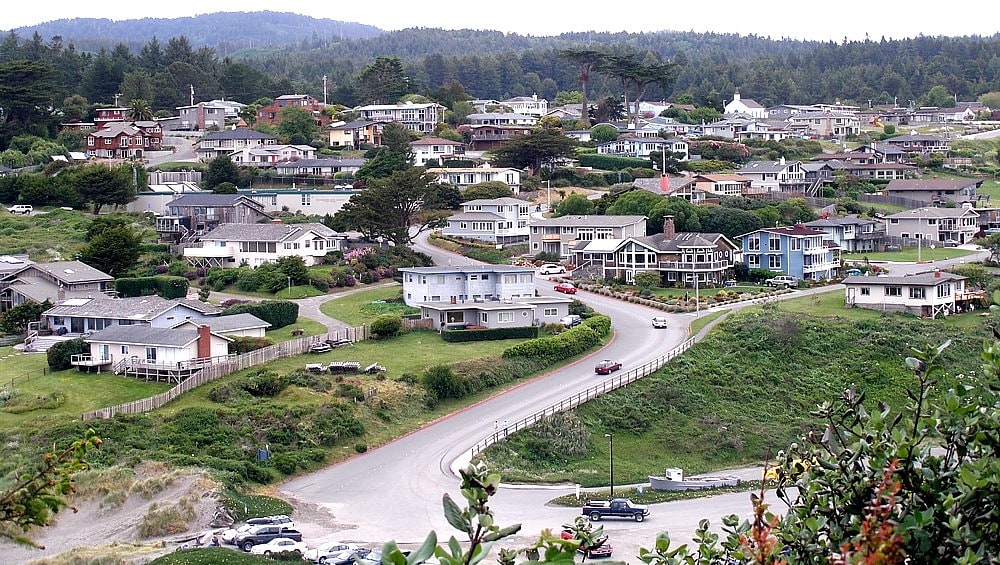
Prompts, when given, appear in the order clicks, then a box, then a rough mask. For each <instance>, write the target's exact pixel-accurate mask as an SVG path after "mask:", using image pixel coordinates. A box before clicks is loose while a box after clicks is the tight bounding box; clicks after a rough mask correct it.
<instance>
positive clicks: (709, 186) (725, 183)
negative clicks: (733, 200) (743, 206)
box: [691, 174, 750, 197]
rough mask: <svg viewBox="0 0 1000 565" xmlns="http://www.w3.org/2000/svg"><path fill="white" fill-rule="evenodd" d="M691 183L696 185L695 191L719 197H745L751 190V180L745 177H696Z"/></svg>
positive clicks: (726, 175)
mask: <svg viewBox="0 0 1000 565" xmlns="http://www.w3.org/2000/svg"><path fill="white" fill-rule="evenodd" d="M691 182H692V183H693V184H694V186H693V187H692V188H693V189H696V190H700V191H701V192H703V193H705V194H711V195H713V196H717V197H722V196H743V195H744V194H746V193H747V192H748V191H749V190H750V179H748V178H746V177H744V176H743V175H732V174H706V175H695V176H694V178H693V179H692V181H691Z"/></svg>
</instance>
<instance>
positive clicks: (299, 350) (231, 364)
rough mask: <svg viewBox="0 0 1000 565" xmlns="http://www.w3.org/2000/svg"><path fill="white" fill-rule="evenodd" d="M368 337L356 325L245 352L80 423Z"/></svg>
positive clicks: (145, 408) (144, 408) (143, 408)
mask: <svg viewBox="0 0 1000 565" xmlns="http://www.w3.org/2000/svg"><path fill="white" fill-rule="evenodd" d="M369 337H371V336H370V334H369V331H368V326H358V327H354V328H344V329H341V330H336V331H332V332H328V333H325V334H320V335H312V336H306V337H300V338H295V339H292V340H290V341H284V342H281V343H276V344H274V345H270V346H268V347H264V348H261V349H257V350H255V351H251V352H249V353H244V354H242V355H237V356H236V357H235V358H234V359H232V360H231V361H224V362H222V363H216V364H213V365H209V366H207V367H205V368H204V369H202V370H200V371H198V372H197V373H195V374H194V375H191V376H190V377H188V378H187V379H185V380H184V381H183V382H181V383H180V384H178V385H177V386H175V387H174V388H172V389H170V390H168V391H166V392H162V393H160V394H157V395H156V396H150V397H149V398H143V399H141V400H134V401H132V402H125V403H123V404H117V405H115V406H109V407H106V408H101V409H99V410H94V411H92V412H86V413H84V414H83V419H84V421H86V420H97V419H106V418H113V417H114V416H115V415H116V414H141V413H144V412H149V411H151V410H155V409H157V408H160V407H161V406H163V405H164V404H166V403H168V402H170V401H171V400H173V399H175V398H177V397H178V396H180V395H182V394H184V393H185V392H188V391H190V390H192V389H194V388H195V387H199V386H201V385H203V384H205V383H207V382H211V381H214V380H216V379H218V378H221V377H224V376H226V375H231V374H233V373H235V372H237V371H242V370H244V369H249V368H250V367H254V366H256V365H262V364H264V363H270V362H271V361H274V360H277V359H284V358H285V357H291V356H293V355H302V354H303V353H308V352H309V348H311V347H312V346H313V344H316V343H319V342H322V341H326V340H328V339H329V340H334V341H336V340H339V339H349V340H351V341H352V342H357V341H363V340H366V339H368V338H369Z"/></svg>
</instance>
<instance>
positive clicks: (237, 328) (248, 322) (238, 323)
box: [171, 313, 271, 337]
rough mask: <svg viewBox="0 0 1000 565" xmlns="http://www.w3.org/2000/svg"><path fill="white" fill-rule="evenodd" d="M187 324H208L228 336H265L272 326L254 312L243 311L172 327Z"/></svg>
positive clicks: (213, 329)
mask: <svg viewBox="0 0 1000 565" xmlns="http://www.w3.org/2000/svg"><path fill="white" fill-rule="evenodd" d="M186 326H190V327H193V328H197V327H199V326H208V327H209V328H211V329H212V331H213V332H215V333H218V334H222V335H224V336H227V337H264V334H265V332H266V331H267V328H269V327H271V324H269V323H268V322H265V321H264V320H261V319H260V318H258V317H257V316H254V315H253V314H248V313H242V314H230V315H228V316H213V317H211V318H207V319H202V320H199V321H194V320H184V321H183V322H178V323H177V324H175V325H173V326H171V327H172V328H181V327H186Z"/></svg>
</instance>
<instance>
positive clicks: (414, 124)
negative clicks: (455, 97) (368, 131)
mask: <svg viewBox="0 0 1000 565" xmlns="http://www.w3.org/2000/svg"><path fill="white" fill-rule="evenodd" d="M445 110H447V108H445V107H444V106H442V105H440V104H438V103H436V102H427V103H420V104H417V103H414V102H409V101H407V102H404V103H402V104H369V105H367V106H359V107H357V108H355V109H354V111H355V112H357V113H358V114H359V115H360V116H361V119H363V120H370V121H375V122H395V123H397V124H400V125H402V126H403V127H405V128H406V129H408V130H410V131H415V132H418V133H426V134H429V133H432V132H433V131H434V130H435V128H437V124H438V123H439V122H442V121H444V111H445Z"/></svg>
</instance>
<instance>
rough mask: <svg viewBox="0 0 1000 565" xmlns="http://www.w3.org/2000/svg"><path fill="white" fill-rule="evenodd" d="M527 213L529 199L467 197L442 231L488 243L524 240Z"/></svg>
mask: <svg viewBox="0 0 1000 565" xmlns="http://www.w3.org/2000/svg"><path fill="white" fill-rule="evenodd" d="M529 217H530V211H529V206H528V203H527V202H525V201H524V200H518V199H517V198H494V199H477V200H469V201H468V202H463V203H462V212H461V213H459V214H454V215H452V216H451V217H449V218H448V225H447V226H446V227H445V228H444V229H442V230H441V233H443V234H444V235H447V236H452V237H462V238H466V239H475V240H479V241H485V242H488V243H501V244H502V243H514V242H518V241H527V239H528V218H529Z"/></svg>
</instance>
